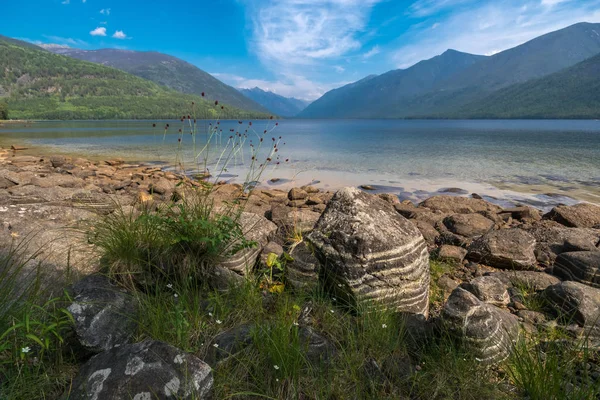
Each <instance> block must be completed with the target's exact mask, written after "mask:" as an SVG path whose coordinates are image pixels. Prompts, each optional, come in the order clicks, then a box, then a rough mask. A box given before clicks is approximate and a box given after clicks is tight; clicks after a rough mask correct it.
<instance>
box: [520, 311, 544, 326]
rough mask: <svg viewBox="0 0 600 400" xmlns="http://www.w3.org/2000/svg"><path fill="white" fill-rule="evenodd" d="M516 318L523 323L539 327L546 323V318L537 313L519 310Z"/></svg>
mask: <svg viewBox="0 0 600 400" xmlns="http://www.w3.org/2000/svg"><path fill="white" fill-rule="evenodd" d="M517 316H518V317H519V318H521V319H523V321H524V322H527V323H530V324H533V325H539V324H543V323H545V322H546V321H547V319H546V316H545V315H544V314H543V313H541V312H539V311H530V310H520V311H519V312H517Z"/></svg>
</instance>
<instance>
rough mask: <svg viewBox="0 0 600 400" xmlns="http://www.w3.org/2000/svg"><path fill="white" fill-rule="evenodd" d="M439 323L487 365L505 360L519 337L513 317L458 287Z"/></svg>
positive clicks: (515, 319) (517, 326)
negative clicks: (442, 323) (441, 322)
mask: <svg viewBox="0 0 600 400" xmlns="http://www.w3.org/2000/svg"><path fill="white" fill-rule="evenodd" d="M442 321H443V322H444V326H445V327H446V328H447V329H448V331H449V332H451V333H452V334H453V335H454V336H455V337H457V338H458V339H460V340H462V341H463V342H464V343H465V345H466V346H467V347H468V348H469V349H470V350H471V351H472V352H473V354H474V355H475V357H476V359H477V360H478V361H479V362H481V363H483V364H486V365H490V364H494V363H497V362H500V361H503V360H505V359H506V358H507V357H508V356H509V355H510V353H511V350H512V347H513V346H512V344H513V341H514V340H516V339H517V337H518V334H519V322H518V320H517V318H516V317H515V316H514V315H512V314H510V313H509V312H507V311H504V310H502V309H500V308H498V307H496V306H493V305H491V304H487V303H484V302H483V301H481V300H479V299H478V298H477V297H476V296H475V295H474V294H472V293H470V292H468V291H466V290H465V289H463V288H461V287H458V288H456V289H454V291H453V292H452V294H451V295H450V297H449V298H448V301H447V302H446V304H445V305H444V310H443V311H442Z"/></svg>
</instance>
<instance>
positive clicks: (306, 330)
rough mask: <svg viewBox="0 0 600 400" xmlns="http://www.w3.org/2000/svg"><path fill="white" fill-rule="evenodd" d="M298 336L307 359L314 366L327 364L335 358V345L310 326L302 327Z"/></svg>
mask: <svg viewBox="0 0 600 400" xmlns="http://www.w3.org/2000/svg"><path fill="white" fill-rule="evenodd" d="M298 336H299V338H300V345H301V346H302V348H303V349H304V351H305V354H306V358H307V359H308V361H309V362H310V363H311V364H312V365H319V364H321V363H325V364H327V363H329V362H330V361H331V360H332V358H333V357H334V356H335V354H336V348H335V346H334V345H333V343H331V341H329V340H328V339H327V338H325V337H324V336H323V335H321V334H319V333H317V332H316V331H315V330H314V329H313V328H311V327H310V326H301V327H300V328H299V330H298Z"/></svg>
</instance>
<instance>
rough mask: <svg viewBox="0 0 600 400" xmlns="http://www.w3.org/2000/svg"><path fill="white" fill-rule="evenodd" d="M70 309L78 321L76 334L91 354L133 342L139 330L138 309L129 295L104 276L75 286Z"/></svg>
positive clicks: (93, 277) (95, 276)
mask: <svg viewBox="0 0 600 400" xmlns="http://www.w3.org/2000/svg"><path fill="white" fill-rule="evenodd" d="M71 293H72V296H73V303H72V304H71V305H70V306H69V307H68V308H67V310H68V311H69V312H70V313H71V314H72V315H73V319H74V320H75V334H76V336H77V339H78V340H79V342H80V343H81V345H82V346H83V347H84V348H85V349H87V350H89V351H92V352H101V351H106V350H109V349H111V348H113V347H115V346H119V345H123V344H127V343H130V340H131V338H132V337H133V335H134V334H135V332H136V329H137V324H136V321H137V319H138V318H137V307H136V303H135V300H134V299H133V298H132V297H131V295H129V294H128V293H127V292H125V291H123V290H122V289H120V288H119V287H117V286H114V285H112V284H111V283H110V281H109V280H108V278H106V277H104V276H101V275H90V276H87V277H85V278H83V279H82V280H80V281H79V282H77V283H75V285H73V287H72V290H71Z"/></svg>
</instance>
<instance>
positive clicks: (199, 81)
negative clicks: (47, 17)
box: [48, 48, 269, 113]
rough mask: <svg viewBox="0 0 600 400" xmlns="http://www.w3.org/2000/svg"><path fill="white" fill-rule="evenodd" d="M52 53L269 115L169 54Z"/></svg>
mask: <svg viewBox="0 0 600 400" xmlns="http://www.w3.org/2000/svg"><path fill="white" fill-rule="evenodd" d="M48 50H49V51H51V52H54V53H57V54H62V55H65V56H69V57H72V58H76V59H78V60H83V61H90V62H93V63H97V64H102V65H105V66H108V67H113V68H117V69H120V70H122V71H125V72H127V73H130V74H132V75H136V76H139V77H140V78H144V79H147V80H149V81H152V82H154V83H156V84H159V85H161V86H166V87H168V88H169V89H173V90H176V91H178V92H181V93H186V94H192V95H196V96H200V94H201V93H205V94H206V97H207V98H208V99H210V100H213V101H214V100H219V101H222V102H224V103H227V104H229V105H230V106H233V107H237V108H241V109H243V110H250V111H257V112H264V113H268V112H269V111H268V110H267V109H266V108H264V107H262V106H261V105H260V104H258V103H256V102H254V101H252V100H251V99H249V98H248V97H246V96H244V95H242V94H241V93H240V92H238V91H237V90H236V89H234V88H232V87H231V86H229V85H226V84H224V83H223V82H221V81H220V80H218V79H216V78H215V77H214V76H212V75H210V74H209V73H207V72H204V71H202V70H201V69H200V68H198V67H196V66H194V65H192V64H190V63H188V62H185V61H183V60H180V59H179V58H176V57H173V56H170V55H167V54H162V53H158V52H155V51H131V50H119V49H101V50H80V49H71V48H66V49H65V48H49V49H48Z"/></svg>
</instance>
